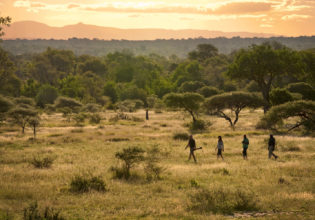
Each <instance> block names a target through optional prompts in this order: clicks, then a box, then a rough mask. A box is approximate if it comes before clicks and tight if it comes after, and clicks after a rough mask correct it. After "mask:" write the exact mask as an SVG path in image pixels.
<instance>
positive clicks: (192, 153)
mask: <svg viewBox="0 0 315 220" xmlns="http://www.w3.org/2000/svg"><path fill="white" fill-rule="evenodd" d="M191 155H192V156H193V158H194V161H195V163H197V160H196V157H195V154H194V152H193V151H192V152H191Z"/></svg>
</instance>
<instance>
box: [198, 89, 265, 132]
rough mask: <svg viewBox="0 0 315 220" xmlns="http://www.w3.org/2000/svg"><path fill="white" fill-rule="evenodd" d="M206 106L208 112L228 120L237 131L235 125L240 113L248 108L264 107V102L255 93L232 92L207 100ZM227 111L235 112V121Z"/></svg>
mask: <svg viewBox="0 0 315 220" xmlns="http://www.w3.org/2000/svg"><path fill="white" fill-rule="evenodd" d="M204 106H205V108H206V110H207V111H208V112H210V113H212V114H216V115H218V116H219V117H221V118H224V119H225V120H227V121H228V122H229V123H230V126H231V128H232V129H235V124H236V123H237V121H238V119H239V114H240V112H241V111H242V110H243V109H244V108H246V107H247V108H258V107H261V106H263V100H262V99H261V98H260V97H259V96H258V95H257V94H254V93H246V92H231V93H222V94H220V95H215V96H212V97H210V98H208V99H206V101H205V104H204ZM227 109H228V110H230V111H232V112H234V115H235V118H234V120H233V119H232V117H231V116H229V115H228V114H227V113H225V112H224V110H227Z"/></svg>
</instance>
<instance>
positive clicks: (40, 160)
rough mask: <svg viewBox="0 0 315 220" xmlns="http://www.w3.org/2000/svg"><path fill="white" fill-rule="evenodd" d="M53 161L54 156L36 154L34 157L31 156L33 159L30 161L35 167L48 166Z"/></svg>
mask: <svg viewBox="0 0 315 220" xmlns="http://www.w3.org/2000/svg"><path fill="white" fill-rule="evenodd" d="M53 162H54V158H52V157H40V156H39V155H37V156H36V157H33V160H31V161H30V163H31V164H32V165H33V166H34V167H35V168H40V169H42V168H50V167H51V165H52V164H53Z"/></svg>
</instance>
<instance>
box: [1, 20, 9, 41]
mask: <svg viewBox="0 0 315 220" xmlns="http://www.w3.org/2000/svg"><path fill="white" fill-rule="evenodd" d="M10 23H11V18H10V17H9V16H7V17H0V37H1V36H3V35H4V32H3V31H2V28H3V27H2V25H5V26H10Z"/></svg>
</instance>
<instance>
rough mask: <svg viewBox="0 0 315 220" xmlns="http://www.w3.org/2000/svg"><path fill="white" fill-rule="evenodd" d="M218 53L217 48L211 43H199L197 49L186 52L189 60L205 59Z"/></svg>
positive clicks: (201, 60)
mask: <svg viewBox="0 0 315 220" xmlns="http://www.w3.org/2000/svg"><path fill="white" fill-rule="evenodd" d="M217 55H218V49H217V48H216V47H215V46H213V45H212V44H199V45H198V46H197V50H194V51H192V52H190V53H188V57H189V59H191V60H198V61H200V62H203V61H205V60H206V59H208V58H211V57H214V56H217Z"/></svg>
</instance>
